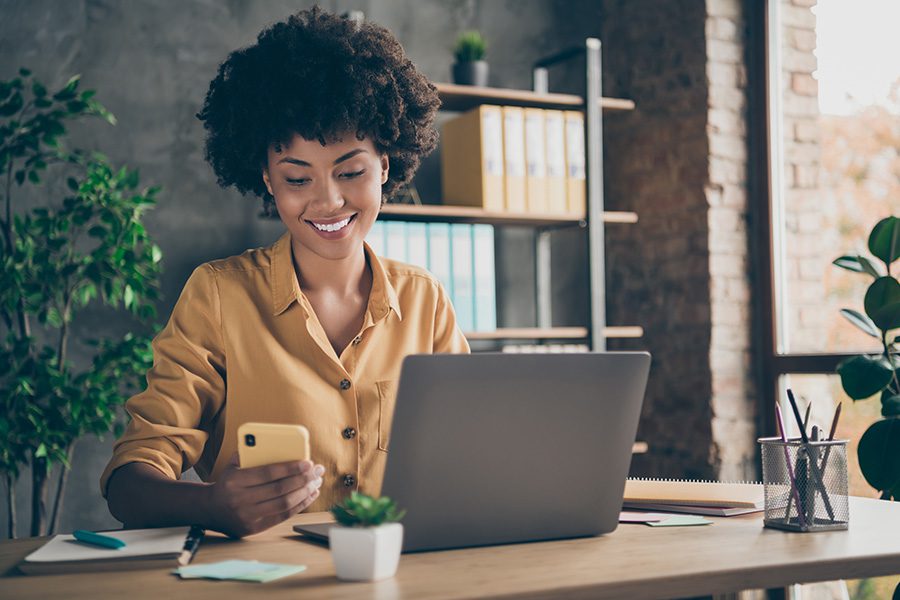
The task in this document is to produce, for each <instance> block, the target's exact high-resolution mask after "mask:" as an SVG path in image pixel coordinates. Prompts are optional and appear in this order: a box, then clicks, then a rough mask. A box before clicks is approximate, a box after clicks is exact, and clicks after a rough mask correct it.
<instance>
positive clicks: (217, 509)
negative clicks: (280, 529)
mask: <svg viewBox="0 0 900 600" xmlns="http://www.w3.org/2000/svg"><path fill="white" fill-rule="evenodd" d="M324 473H325V467H323V466H322V465H313V463H312V462H311V461H308V460H303V461H294V462H285V463H278V464H274V465H264V466H261V467H252V468H247V469H240V468H238V465H237V455H235V456H234V457H233V458H232V461H231V463H230V464H229V465H228V466H227V467H226V468H225V470H224V471H222V474H221V475H220V476H219V479H218V481H216V482H215V483H213V484H211V485H209V487H208V488H207V493H208V496H207V506H208V508H209V516H210V522H209V523H208V527H209V528H210V529H214V530H216V531H221V532H222V533H224V534H226V535H229V536H231V537H244V536H247V535H252V534H254V533H259V532H260V531H264V530H266V529H268V528H269V527H272V526H274V525H277V524H278V523H281V522H282V521H284V520H285V519H287V518H289V517H291V516H293V515H295V514H297V513H299V512H302V511H304V510H306V509H307V508H308V507H309V505H310V504H312V503H313V501H314V500H315V499H316V498H318V497H319V488H320V487H321V485H322V475H323V474H324Z"/></svg>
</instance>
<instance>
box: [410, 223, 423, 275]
mask: <svg viewBox="0 0 900 600" xmlns="http://www.w3.org/2000/svg"><path fill="white" fill-rule="evenodd" d="M406 262H408V263H409V264H411V265H416V266H417V267H422V268H423V269H427V268H428V228H427V223H407V224H406Z"/></svg>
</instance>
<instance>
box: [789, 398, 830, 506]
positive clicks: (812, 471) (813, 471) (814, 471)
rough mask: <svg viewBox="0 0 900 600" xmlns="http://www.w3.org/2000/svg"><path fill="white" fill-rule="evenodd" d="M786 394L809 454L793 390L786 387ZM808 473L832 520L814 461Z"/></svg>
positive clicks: (820, 474)
mask: <svg viewBox="0 0 900 600" xmlns="http://www.w3.org/2000/svg"><path fill="white" fill-rule="evenodd" d="M787 395H788V401H789V402H790V403H791V409H792V410H793V411H794V418H795V419H797V426H798V427H800V438H801V439H802V440H803V448H804V450H805V451H806V452H807V454H809V437H808V436H807V435H806V428H805V427H803V419H801V418H800V410H799V409H798V408H797V401H796V400H795V399H794V392H792V391H791V390H790V388H788V391H787ZM809 474H810V475H812V477H811V479H812V485H813V487H814V488H815V487H818V488H819V491H820V492H821V493H822V501H823V502H824V503H825V510H826V511H827V512H828V518H829V519H831V520H832V521H834V509H832V507H831V500H829V498H828V490H826V489H825V483H824V482H823V481H822V473H821V472H820V471H819V467H818V464H817V463H816V461H812V462H811V463H810V465H809ZM814 499H815V498H814Z"/></svg>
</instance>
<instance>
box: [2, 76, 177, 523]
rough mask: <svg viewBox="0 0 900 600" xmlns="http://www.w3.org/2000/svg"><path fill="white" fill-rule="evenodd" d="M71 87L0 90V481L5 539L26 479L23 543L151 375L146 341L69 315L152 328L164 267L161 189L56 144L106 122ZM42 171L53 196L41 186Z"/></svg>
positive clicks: (57, 510) (75, 80)
mask: <svg viewBox="0 0 900 600" xmlns="http://www.w3.org/2000/svg"><path fill="white" fill-rule="evenodd" d="M78 86H79V77H78V76H77V75H76V76H75V77H72V78H71V79H70V80H69V81H68V82H67V83H66V84H65V85H64V86H63V87H62V88H61V89H59V90H58V91H55V92H50V91H48V90H47V88H46V86H45V85H43V84H42V83H41V82H40V81H38V80H37V79H36V78H34V77H33V76H32V75H31V72H30V71H28V70H27V69H20V71H19V74H18V76H16V77H14V78H13V79H11V80H8V81H0V177H2V179H0V186H2V187H0V189H2V190H3V202H4V207H3V208H4V212H3V214H2V215H0V235H2V239H0V244H2V247H0V471H2V472H3V474H4V476H5V480H6V489H7V506H8V518H7V525H8V532H9V535H10V537H15V533H16V525H17V523H16V521H17V518H16V499H15V483H16V481H17V479H18V477H19V475H20V473H21V471H22V469H23V468H24V467H26V466H30V468H31V478H32V485H31V529H30V531H31V535H43V534H45V533H53V532H54V531H55V530H56V529H57V528H58V524H59V519H60V515H61V512H62V500H63V497H64V494H65V488H66V478H67V475H68V469H69V467H70V465H71V463H72V458H73V453H74V449H75V443H76V441H77V440H78V439H79V438H80V437H81V436H83V435H86V434H95V435H102V434H103V433H105V432H108V431H109V430H110V428H111V427H112V426H113V424H114V423H116V420H117V414H118V413H117V410H116V409H117V407H118V406H119V405H120V404H121V403H122V401H123V399H124V398H125V397H127V395H129V394H130V393H132V392H134V391H136V390H137V389H139V388H140V386H141V383H142V381H141V380H142V377H143V373H144V372H145V371H146V370H147V369H148V368H149V367H150V366H151V364H152V351H151V350H150V345H149V337H148V336H144V335H132V334H128V335H125V336H124V337H123V338H121V339H103V340H96V339H81V337H80V336H76V335H75V334H74V333H73V323H74V321H75V317H76V315H77V314H78V312H79V311H80V310H81V309H82V308H84V307H86V306H88V305H89V304H92V303H95V304H102V305H105V306H108V307H113V308H120V307H124V308H125V309H126V310H127V311H129V312H130V313H132V315H133V316H134V317H135V318H137V319H139V320H142V321H148V320H150V319H152V318H153V317H154V316H155V309H154V305H153V300H155V299H156V298H157V288H158V277H159V273H160V260H161V258H162V255H161V252H160V249H159V247H158V246H156V245H155V244H153V242H152V240H151V239H150V237H149V236H148V234H147V231H146V230H145V229H144V226H143V224H142V223H141V219H142V217H143V215H144V213H145V212H146V211H147V210H148V209H149V208H150V207H152V206H153V205H154V204H155V202H156V200H155V196H156V194H157V192H158V190H157V189H156V188H148V189H144V190H140V191H139V190H138V189H137V187H138V174H137V172H136V171H129V170H128V169H127V168H125V167H122V168H119V169H115V168H113V167H112V166H111V165H110V164H109V162H108V161H107V159H106V158H105V157H103V156H102V155H100V154H96V153H94V154H88V153H85V152H82V151H78V150H67V149H65V148H64V147H63V145H62V143H61V139H62V138H63V136H64V135H65V134H66V126H65V123H66V122H68V121H72V120H75V119H79V118H82V117H100V118H102V119H104V120H105V121H107V122H108V123H110V124H115V118H114V117H113V115H112V114H111V113H109V111H107V110H106V109H105V108H104V107H103V106H102V105H101V104H100V103H98V102H97V101H96V100H94V99H93V96H94V92H93V91H91V90H86V91H79V90H78ZM48 172H52V173H53V177H52V178H51V179H50V182H49V183H50V185H48V186H42V184H43V183H44V178H45V177H46V174H47V173H48ZM63 182H65V187H66V190H67V191H65V192H64V193H62V194H60V195H62V196H63V197H62V198H60V199H59V200H58V201H48V202H47V204H46V205H45V206H27V207H26V206H15V205H14V202H13V195H14V194H13V190H14V189H16V190H22V189H23V188H25V187H26V186H28V187H32V188H35V189H34V191H33V192H32V193H31V197H39V198H42V199H44V198H49V197H51V196H52V195H53V194H54V193H56V192H55V191H48V189H47V188H51V189H52V190H56V189H59V188H62V187H63V185H62V184H63ZM14 184H15V187H14ZM73 342H82V343H83V345H84V346H86V347H85V348H83V349H82V350H84V351H85V352H79V358H81V357H82V356H87V360H85V361H79V362H82V363H84V362H87V363H89V364H87V365H83V366H82V367H81V368H77V367H76V366H75V365H74V364H73V363H72V361H70V360H69V354H68V353H69V348H70V346H71V345H72V343H73ZM116 427H117V428H118V427H119V424H118V423H116ZM57 466H58V476H57V481H58V483H57V485H56V496H55V499H54V502H53V512H52V514H50V515H48V514H47V504H48V494H49V489H50V486H49V482H50V479H51V475H52V472H53V469H54V468H55V467H57ZM48 516H49V522H48ZM48 524H49V527H48Z"/></svg>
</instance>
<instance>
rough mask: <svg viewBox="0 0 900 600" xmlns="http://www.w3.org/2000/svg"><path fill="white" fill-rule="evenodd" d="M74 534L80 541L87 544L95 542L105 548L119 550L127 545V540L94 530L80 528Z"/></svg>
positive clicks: (94, 543)
mask: <svg viewBox="0 0 900 600" xmlns="http://www.w3.org/2000/svg"><path fill="white" fill-rule="evenodd" d="M72 536H73V537H74V538H75V539H76V540H78V541H79V542H85V543H87V544H93V545H95V546H103V547H104V548H112V549H113V550H118V549H119V548H124V547H125V542H123V541H122V540H120V539H119V538H114V537H112V536H110V535H102V534H100V533H94V532H93V531H85V530H83V529H78V530H77V531H75V532H73V533H72Z"/></svg>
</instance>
